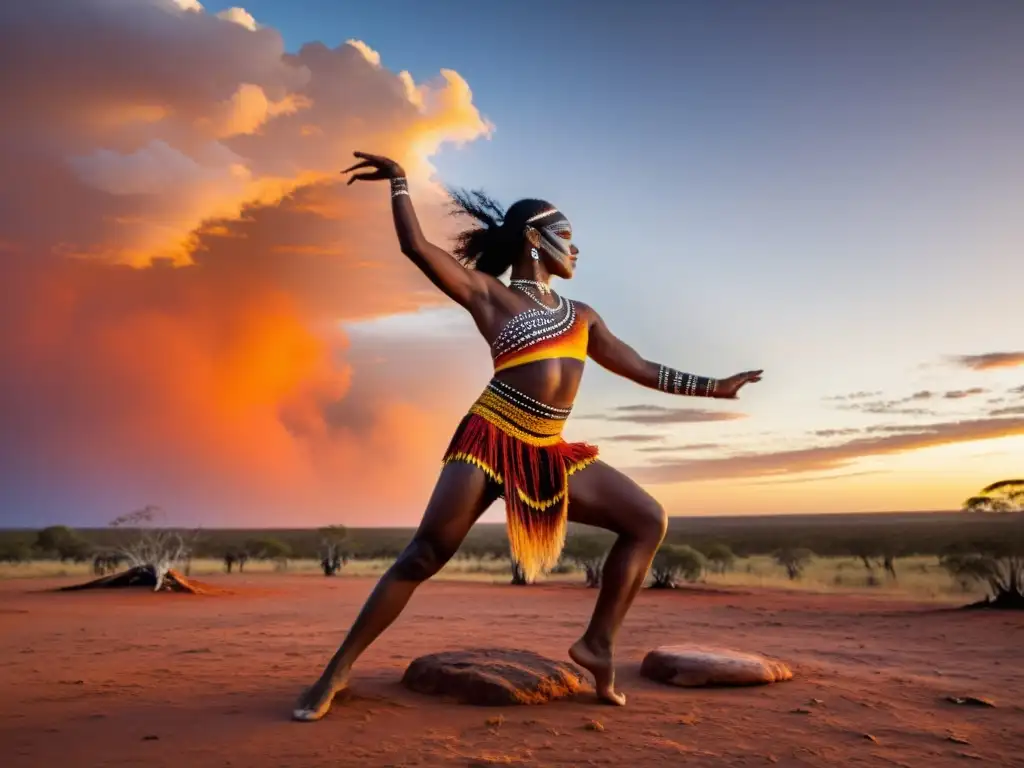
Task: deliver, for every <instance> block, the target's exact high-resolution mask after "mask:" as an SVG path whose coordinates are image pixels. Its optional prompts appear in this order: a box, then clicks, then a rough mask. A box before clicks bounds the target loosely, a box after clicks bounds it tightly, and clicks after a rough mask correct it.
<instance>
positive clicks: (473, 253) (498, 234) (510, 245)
mask: <svg viewBox="0 0 1024 768" xmlns="http://www.w3.org/2000/svg"><path fill="white" fill-rule="evenodd" d="M449 194H450V195H451V197H452V215H453V216H468V217H470V218H471V219H474V220H475V221H476V222H477V223H478V224H480V225H481V226H475V227H470V228H469V229H466V230H463V231H462V232H460V233H459V235H458V236H457V237H456V239H455V249H454V253H455V258H457V259H458V260H459V261H460V262H461V263H462V264H464V265H465V266H467V267H472V268H473V269H475V270H477V271H478V272H483V273H485V274H488V275H493V276H494V277H499V276H500V275H503V274H504V273H505V272H507V271H508V269H509V268H510V267H511V266H512V265H513V264H514V263H515V260H516V259H517V258H518V257H519V254H520V253H521V249H522V247H523V231H524V230H525V229H526V220H527V219H529V218H530V217H531V216H533V215H535V214H537V213H540V212H541V211H544V210H547V209H549V208H554V207H555V206H553V205H551V203H548V202H546V201H544V200H532V199H527V200H519V201H518V202H515V203H513V204H512V205H511V206H510V207H509V209H508V210H507V211H506V210H504V209H503V208H502V207H501V204H500V203H498V202H496V201H495V200H494V199H493V198H491V197H488V196H487V195H486V194H484V193H483V192H482V191H480V190H472V191H469V192H467V191H466V190H461V189H454V190H449Z"/></svg>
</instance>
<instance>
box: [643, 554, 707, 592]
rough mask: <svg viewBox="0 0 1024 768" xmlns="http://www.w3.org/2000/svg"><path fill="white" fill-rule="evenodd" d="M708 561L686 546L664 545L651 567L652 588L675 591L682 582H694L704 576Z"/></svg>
mask: <svg viewBox="0 0 1024 768" xmlns="http://www.w3.org/2000/svg"><path fill="white" fill-rule="evenodd" d="M706 566H707V560H706V559H705V558H704V555H702V554H701V553H700V552H698V551H697V550H696V549H694V548H693V547H688V546H686V545H685V544H662V545H661V547H660V548H659V549H658V553H657V554H656V555H655V556H654V562H653V563H652V565H651V579H652V581H651V588H652V589H674V588H675V587H676V586H678V583H679V581H680V580H684V581H689V582H694V581H697V580H699V579H700V577H701V576H703V575H704V568H705V567H706Z"/></svg>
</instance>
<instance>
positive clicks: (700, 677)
mask: <svg viewBox="0 0 1024 768" xmlns="http://www.w3.org/2000/svg"><path fill="white" fill-rule="evenodd" d="M640 674H642V675H643V676H644V677H647V678H649V679H651V680H655V681H657V682H660V683H667V684H669V685H678V686H681V687H684V688H696V687H701V686H717V685H766V684H768V683H775V682H781V681H783V680H791V679H792V677H793V673H792V671H791V670H790V669H789V667H787V666H786V665H785V664H783V663H782V662H779V661H774V660H772V659H768V658H765V657H763V656H759V655H757V654H753V653H743V652H739V651H731V650H725V649H714V648H700V647H695V646H682V645H669V646H664V647H661V648H656V649H655V650H653V651H651V652H649V653H648V654H647V655H646V656H645V657H644V660H643V663H642V664H641V665H640Z"/></svg>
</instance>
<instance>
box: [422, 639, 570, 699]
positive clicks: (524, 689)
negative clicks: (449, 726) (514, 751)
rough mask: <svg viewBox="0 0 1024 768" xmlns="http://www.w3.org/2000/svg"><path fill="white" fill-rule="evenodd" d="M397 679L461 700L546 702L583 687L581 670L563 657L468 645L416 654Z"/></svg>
mask: <svg viewBox="0 0 1024 768" xmlns="http://www.w3.org/2000/svg"><path fill="white" fill-rule="evenodd" d="M402 684H403V685H405V686H406V687H407V688H409V689H411V690H413V691H416V692H417V693H425V694H428V695H432V696H445V697H449V698H453V699H456V700H457V701H459V702H460V703H462V704H475V705H477V706H485V707H498V706H507V705H510V704H545V703H547V702H549V701H555V700H557V699H564V698H567V697H570V696H574V695H575V694H576V693H578V692H579V691H580V690H581V689H583V688H584V677H583V672H582V671H581V670H580V669H578V668H577V667H576V666H575V665H573V664H570V663H568V662H561V661H553V660H552V659H548V658H545V657H544V656H540V655H538V654H536V653H532V652H530V651H520V650H513V649H506V648H471V649H466V650H460V651H445V652H444V653H434V654H430V655H429V656H421V657H419V658H418V659H415V660H414V661H413V662H412V663H411V664H410V665H409V667H408V668H407V669H406V670H405V674H404V675H403V676H402Z"/></svg>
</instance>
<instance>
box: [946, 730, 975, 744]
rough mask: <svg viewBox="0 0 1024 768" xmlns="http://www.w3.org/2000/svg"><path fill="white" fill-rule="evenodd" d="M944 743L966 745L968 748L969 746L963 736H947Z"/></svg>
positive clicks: (953, 734) (952, 734)
mask: <svg viewBox="0 0 1024 768" xmlns="http://www.w3.org/2000/svg"><path fill="white" fill-rule="evenodd" d="M946 741H951V742H953V743H954V744H966V745H968V746H970V744H971V742H969V741H968V740H967V739H965V738H964V737H963V736H957V735H956V734H955V733H951V734H949V736H947V737H946Z"/></svg>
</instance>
